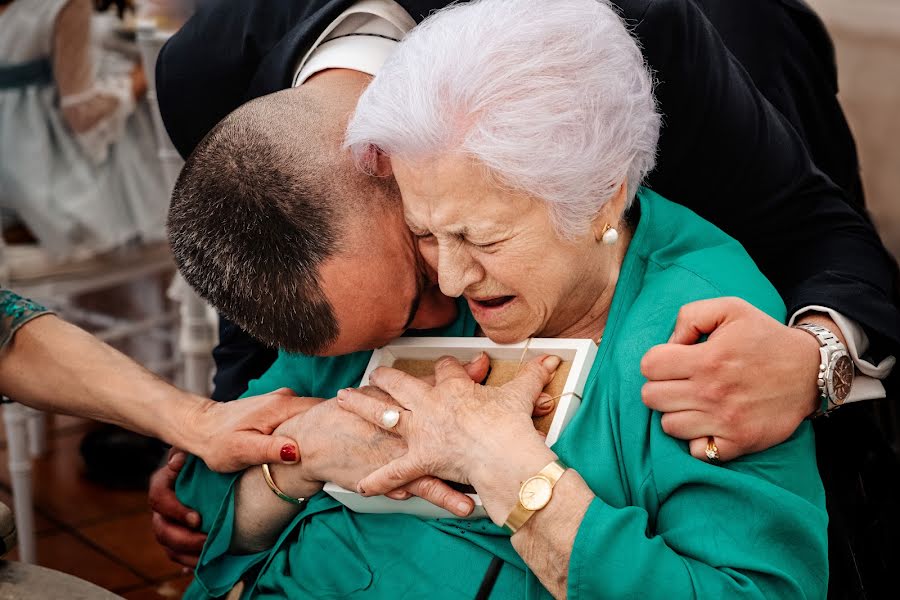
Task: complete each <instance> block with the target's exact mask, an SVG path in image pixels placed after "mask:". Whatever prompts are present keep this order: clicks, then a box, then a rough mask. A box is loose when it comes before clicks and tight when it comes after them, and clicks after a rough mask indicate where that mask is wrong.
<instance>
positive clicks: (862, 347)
mask: <svg viewBox="0 0 900 600" xmlns="http://www.w3.org/2000/svg"><path fill="white" fill-rule="evenodd" d="M808 312H819V313H825V314H827V315H828V316H829V317H831V320H832V321H834V322H835V324H836V325H837V326H838V327H840V329H841V333H842V334H843V335H844V339H845V340H846V341H847V352H848V353H849V354H850V358H852V359H853V364H855V365H856V372H857V374H856V377H855V378H854V379H853V387H852V388H851V389H850V395H849V396H847V399H846V400H844V404H847V403H848V402H859V401H860V400H875V399H877V398H884V397H885V395H886V394H885V391H884V385H882V383H881V381H879V380H880V379H884V378H885V377H887V376H888V375H890V373H891V369H893V368H894V364H896V362H897V359H896V358H895V357H893V356H888V357H886V358H884V359H883V360H881V362H879V363H878V364H877V365H876V364H874V363H872V362H871V361H868V360H865V359H863V358H860V355H861V354H864V353H865V352H866V350H868V349H869V338H868V336H867V335H866V332H865V331H863V328H862V327H860V326H859V324H858V323H856V322H855V321H853V320H851V319H848V318H847V317H845V316H844V315H842V314H841V313H839V312H837V311H836V310H833V309H831V308H825V307H824V306H817V305H813V306H806V307H803V308H801V309H800V310H798V311H797V312H795V313H794V314H793V315H791V318H790V320H789V321H788V325H793V324H794V323H795V322H796V321H797V318H798V317H799V316H800V315H803V314H805V313H808Z"/></svg>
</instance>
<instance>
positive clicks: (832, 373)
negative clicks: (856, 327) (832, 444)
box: [794, 323, 855, 416]
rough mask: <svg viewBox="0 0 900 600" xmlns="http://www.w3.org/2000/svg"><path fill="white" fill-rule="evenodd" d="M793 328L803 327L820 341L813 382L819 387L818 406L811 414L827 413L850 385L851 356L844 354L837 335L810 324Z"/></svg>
mask: <svg viewBox="0 0 900 600" xmlns="http://www.w3.org/2000/svg"><path fill="white" fill-rule="evenodd" d="M794 327H795V328H796V329H802V330H803V331H805V332H807V333H809V334H810V335H811V336H813V337H814V338H816V339H817V340H818V341H819V356H820V357H821V361H820V363H819V374H818V376H817V379H816V385H818V387H819V397H820V399H821V405H820V407H819V410H817V411H816V412H815V413H814V414H813V416H819V415H823V414H827V413H829V412H831V411H833V410H835V409H836V408H838V407H840V406H841V405H842V404H843V403H844V400H846V399H847V396H849V395H850V388H851V387H852V386H853V376H854V374H855V368H854V366H853V359H851V358H850V354H848V353H847V348H846V346H844V344H842V343H841V340H839V339H838V337H837V336H836V335H834V334H833V333H831V332H830V331H828V330H827V329H825V328H824V327H821V326H819V325H813V324H811V323H801V324H799V325H794Z"/></svg>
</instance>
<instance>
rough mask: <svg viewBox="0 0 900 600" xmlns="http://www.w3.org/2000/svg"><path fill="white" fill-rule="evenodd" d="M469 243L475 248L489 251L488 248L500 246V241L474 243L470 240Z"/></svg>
mask: <svg viewBox="0 0 900 600" xmlns="http://www.w3.org/2000/svg"><path fill="white" fill-rule="evenodd" d="M469 243H470V244H471V245H473V246H475V247H476V248H482V249H488V248H493V247H494V246H496V245H497V244H499V243H500V241H496V242H482V243H478V242H473V241H471V240H469Z"/></svg>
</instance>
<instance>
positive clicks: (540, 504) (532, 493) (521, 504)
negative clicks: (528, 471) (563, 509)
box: [503, 460, 568, 533]
mask: <svg viewBox="0 0 900 600" xmlns="http://www.w3.org/2000/svg"><path fill="white" fill-rule="evenodd" d="M566 469H568V467H567V466H566V465H564V464H562V463H561V462H560V461H558V460H554V461H553V462H552V463H550V464H549V465H547V466H546V467H544V468H543V469H541V470H540V471H539V472H538V474H537V475H535V476H534V477H529V478H528V479H526V480H525V481H524V482H523V483H522V487H520V488H519V500H518V502H516V505H515V506H514V507H513V509H512V512H511V513H509V516H508V517H507V518H506V523H504V524H503V526H504V527H506V529H507V530H509V532H510V533H515V532H516V531H518V530H519V529H520V528H521V527H522V526H523V525H524V524H525V523H526V522H527V521H528V519H530V518H531V517H533V516H534V513H536V512H537V511H539V510H541V509H542V508H544V507H545V506H547V504H549V503H550V499H551V498H552V497H553V486H555V485H556V482H557V481H559V478H560V477H562V476H563V473H565V472H566Z"/></svg>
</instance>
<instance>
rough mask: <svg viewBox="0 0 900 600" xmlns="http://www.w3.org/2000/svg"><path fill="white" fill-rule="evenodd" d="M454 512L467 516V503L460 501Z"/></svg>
mask: <svg viewBox="0 0 900 600" xmlns="http://www.w3.org/2000/svg"><path fill="white" fill-rule="evenodd" d="M456 510H458V511H459V512H460V513H462V514H464V515H466V514H469V503H468V502H463V501H462V500H460V501H459V503H458V504H457V505H456Z"/></svg>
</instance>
